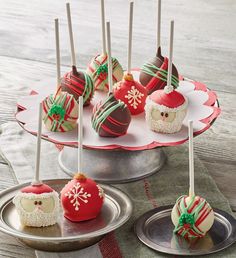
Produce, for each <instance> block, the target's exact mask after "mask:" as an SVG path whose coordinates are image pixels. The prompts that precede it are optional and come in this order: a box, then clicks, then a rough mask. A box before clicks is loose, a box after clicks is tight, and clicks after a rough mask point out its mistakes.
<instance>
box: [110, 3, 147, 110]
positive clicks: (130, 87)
mask: <svg viewBox="0 0 236 258" xmlns="http://www.w3.org/2000/svg"><path fill="white" fill-rule="evenodd" d="M133 9H134V2H130V8H129V36H128V56H127V73H126V74H125V75H124V77H123V80H122V81H120V82H117V83H116V84H115V85H114V96H115V98H116V99H120V100H122V101H123V102H124V103H125V104H126V105H127V107H128V108H129V110H130V112H131V114H132V115H137V114H140V113H142V112H143V111H144V106H145V101H146V98H147V90H146V88H144V87H143V86H142V85H141V84H140V83H138V82H137V81H135V80H134V78H133V75H132V74H131V56H132V34H133Z"/></svg>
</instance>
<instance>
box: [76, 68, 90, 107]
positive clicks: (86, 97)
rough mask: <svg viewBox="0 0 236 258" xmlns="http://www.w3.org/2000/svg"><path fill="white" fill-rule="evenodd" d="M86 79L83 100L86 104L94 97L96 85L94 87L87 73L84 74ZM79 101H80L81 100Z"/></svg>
mask: <svg viewBox="0 0 236 258" xmlns="http://www.w3.org/2000/svg"><path fill="white" fill-rule="evenodd" d="M84 78H85V86H84V92H83V100H84V103H85V102H86V101H87V100H89V98H90V96H92V95H93V93H94V85H93V80H92V79H91V77H90V76H89V75H88V74H87V73H84ZM77 101H79V99H78V100H77Z"/></svg>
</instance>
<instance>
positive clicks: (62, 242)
mask: <svg viewBox="0 0 236 258" xmlns="http://www.w3.org/2000/svg"><path fill="white" fill-rule="evenodd" d="M44 182H45V183H46V184H48V185H49V186H51V187H52V188H53V189H55V190H56V191H58V192H60V190H61V189H62V188H63V187H64V185H65V184H66V183H67V182H68V179H55V180H47V181H44ZM26 185H28V184H21V185H17V186H15V187H12V188H9V189H7V190H5V191H3V192H1V193H0V231H2V232H4V233H7V234H9V235H12V236H14V237H16V238H18V239H20V240H21V241H22V242H24V243H25V244H27V245H28V246H30V247H32V248H35V249H39V250H45V251H55V252H59V251H71V250H77V249H81V248H85V247H88V246H90V245H93V244H95V243H96V242H98V241H99V240H100V239H102V237H103V236H104V235H105V234H107V233H109V232H111V231H113V230H115V229H117V228H119V227H120V226H121V225H123V224H124V223H125V222H126V221H128V219H129V218H130V216H131V213H132V203H131V201H130V199H129V197H128V196H127V195H126V194H124V193H123V192H122V191H120V190H118V189H117V188H115V187H112V186H108V185H101V186H102V188H103V189H104V192H105V195H106V196H105V202H104V205H103V208H102V211H101V213H100V215H99V216H98V217H97V218H96V219H93V220H90V221H86V222H79V223H72V222H70V221H68V220H67V219H65V218H64V216H63V211H62V209H61V210H60V216H59V218H58V223H57V224H56V225H53V226H50V227H45V228H33V227H23V226H22V225H21V223H20V220H19V216H18V214H17V211H16V209H15V206H14V204H13V203H12V198H13V197H14V196H15V195H16V193H17V192H18V191H19V190H20V189H21V188H22V187H24V186H26Z"/></svg>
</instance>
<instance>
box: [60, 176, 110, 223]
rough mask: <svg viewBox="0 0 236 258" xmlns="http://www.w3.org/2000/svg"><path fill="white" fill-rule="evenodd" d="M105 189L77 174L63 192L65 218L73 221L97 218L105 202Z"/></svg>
mask: <svg viewBox="0 0 236 258" xmlns="http://www.w3.org/2000/svg"><path fill="white" fill-rule="evenodd" d="M104 198H105V195H104V192H103V189H102V188H101V187H100V186H99V185H98V184H97V183H96V182H95V181H93V180H92V179H90V178H87V177H86V176H85V175H84V174H80V173H79V174H76V175H75V176H74V178H73V179H72V180H71V181H69V182H68V183H67V184H66V185H65V187H64V188H63V189H62V190H61V204H62V208H63V210H64V216H65V217H66V218H67V219H68V220H70V221H72V222H79V221H86V220H90V219H94V218H96V217H97V216H98V215H99V213H100V211H101V209H102V205H103V202H104Z"/></svg>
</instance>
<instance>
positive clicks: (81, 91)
mask: <svg viewBox="0 0 236 258" xmlns="http://www.w3.org/2000/svg"><path fill="white" fill-rule="evenodd" d="M61 89H62V91H65V92H68V93H69V94H72V95H73V96H74V98H75V99H76V101H78V98H79V96H83V99H84V105H89V104H90V101H91V99H92V97H93V94H94V85H93V81H92V79H91V77H90V76H89V75H88V74H87V73H85V72H82V71H77V69H76V67H75V66H72V71H71V72H68V73H66V74H65V75H64V77H63V78H62V80H61Z"/></svg>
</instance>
